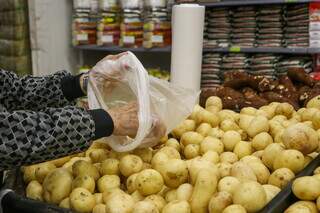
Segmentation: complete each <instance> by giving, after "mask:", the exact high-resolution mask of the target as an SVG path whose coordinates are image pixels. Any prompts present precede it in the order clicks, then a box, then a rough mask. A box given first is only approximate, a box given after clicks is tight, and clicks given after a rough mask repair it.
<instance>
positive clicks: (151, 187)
mask: <svg viewBox="0 0 320 213" xmlns="http://www.w3.org/2000/svg"><path fill="white" fill-rule="evenodd" d="M135 185H136V187H137V190H138V191H139V192H140V193H141V194H142V195H143V196H147V195H151V194H156V193H158V192H160V191H161V189H162V187H163V178H162V176H161V174H160V173H159V172H158V171H156V170H154V169H146V170H143V171H141V172H140V173H139V174H138V176H137V177H136V180H135Z"/></svg>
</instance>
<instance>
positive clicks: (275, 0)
mask: <svg viewBox="0 0 320 213" xmlns="http://www.w3.org/2000/svg"><path fill="white" fill-rule="evenodd" d="M310 2H320V1H319V0H264V1H263V0H242V1H237V0H235V1H234V0H233V1H220V2H204V3H199V4H200V5H203V6H206V7H227V6H241V5H265V4H293V3H310Z"/></svg>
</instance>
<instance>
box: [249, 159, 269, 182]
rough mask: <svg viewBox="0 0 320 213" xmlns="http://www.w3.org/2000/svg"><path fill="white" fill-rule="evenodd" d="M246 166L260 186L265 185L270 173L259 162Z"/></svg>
mask: <svg viewBox="0 0 320 213" xmlns="http://www.w3.org/2000/svg"><path fill="white" fill-rule="evenodd" d="M247 165H248V166H249V167H250V168H251V169H252V171H253V172H254V174H255V175H256V177H257V181H258V182H259V183H260V184H266V183H267V182H268V179H269V176H270V172H269V170H268V168H267V167H266V166H265V165H263V164H262V163H259V162H248V163H247Z"/></svg>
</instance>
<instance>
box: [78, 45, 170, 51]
mask: <svg viewBox="0 0 320 213" xmlns="http://www.w3.org/2000/svg"><path fill="white" fill-rule="evenodd" d="M74 48H76V49H79V50H94V51H109V52H123V51H132V52H170V51H171V47H157V48H150V49H148V48H142V47H141V48H125V47H106V46H97V45H80V46H74Z"/></svg>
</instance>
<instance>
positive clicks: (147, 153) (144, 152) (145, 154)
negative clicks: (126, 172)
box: [133, 138, 175, 163]
mask: <svg viewBox="0 0 320 213" xmlns="http://www.w3.org/2000/svg"><path fill="white" fill-rule="evenodd" d="M172 139H173V140H175V139H174V138H172ZM169 140H170V139H169ZM133 154H134V155H137V156H139V157H140V158H141V159H142V160H143V162H146V163H151V160H152V148H150V147H149V148H140V149H135V150H134V151H133Z"/></svg>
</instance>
